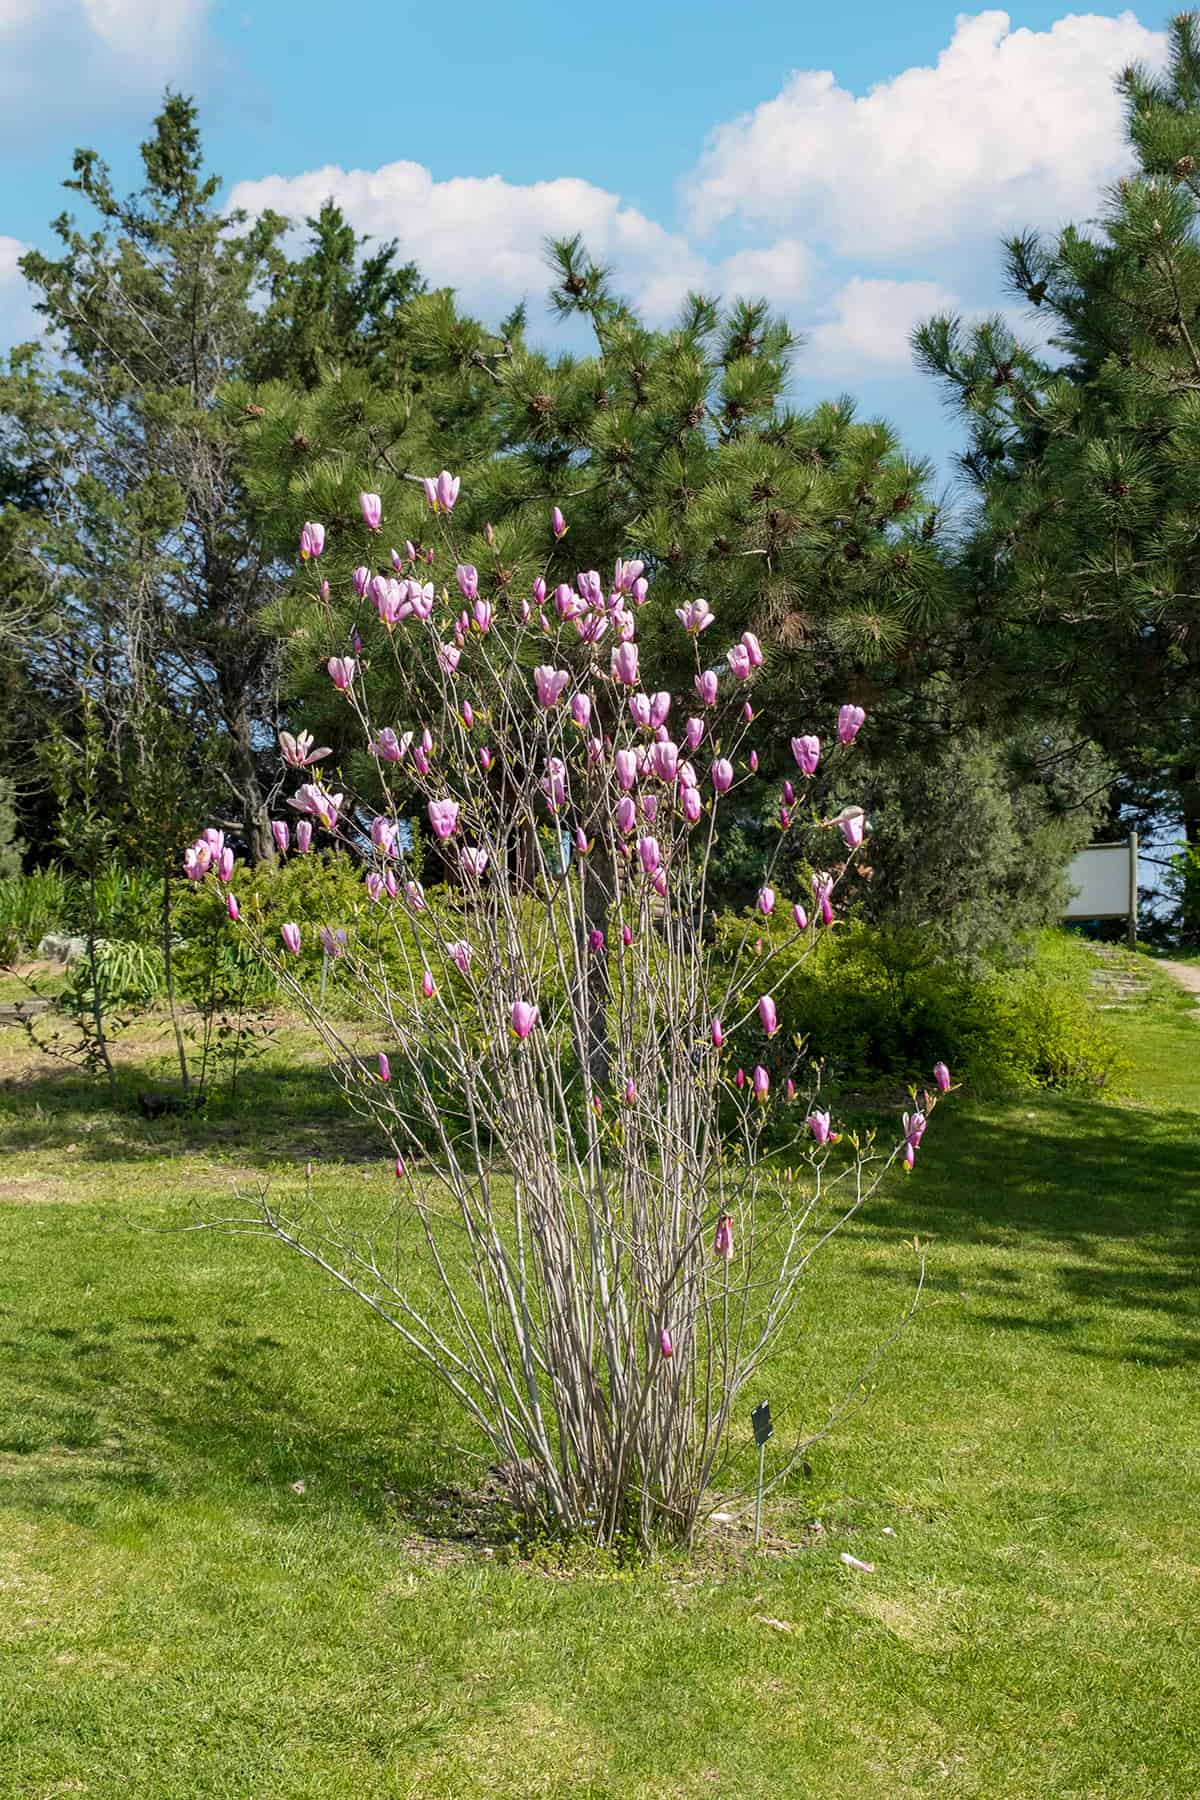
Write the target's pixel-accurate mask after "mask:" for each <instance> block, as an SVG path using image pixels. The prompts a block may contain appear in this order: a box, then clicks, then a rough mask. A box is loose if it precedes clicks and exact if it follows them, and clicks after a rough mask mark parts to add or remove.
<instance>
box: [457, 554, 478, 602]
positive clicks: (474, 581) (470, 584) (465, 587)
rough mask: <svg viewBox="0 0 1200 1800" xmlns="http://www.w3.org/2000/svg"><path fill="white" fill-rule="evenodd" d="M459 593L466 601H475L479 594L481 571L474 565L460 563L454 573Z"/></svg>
mask: <svg viewBox="0 0 1200 1800" xmlns="http://www.w3.org/2000/svg"><path fill="white" fill-rule="evenodd" d="M454 579H455V580H456V581H457V583H458V591H459V593H460V594H461V595H462V597H463V599H464V600H473V599H474V598H475V596H476V594H477V593H478V592H479V570H478V569H477V568H476V567H475V565H474V564H473V563H459V564H458V566H457V567H456V568H455V571H454Z"/></svg>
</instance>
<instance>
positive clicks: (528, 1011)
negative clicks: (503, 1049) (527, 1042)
mask: <svg viewBox="0 0 1200 1800" xmlns="http://www.w3.org/2000/svg"><path fill="white" fill-rule="evenodd" d="M510 1018H511V1020H512V1028H513V1033H514V1035H515V1036H516V1037H518V1038H521V1039H522V1040H523V1039H525V1038H527V1037H528V1036H529V1034H530V1032H531V1031H532V1030H533V1028H534V1026H535V1025H536V1024H537V1019H538V1009H537V1007H536V1006H534V1005H533V1004H532V1003H531V1002H530V1001H528V1000H514V1001H513V1003H512V1013H511V1014H510Z"/></svg>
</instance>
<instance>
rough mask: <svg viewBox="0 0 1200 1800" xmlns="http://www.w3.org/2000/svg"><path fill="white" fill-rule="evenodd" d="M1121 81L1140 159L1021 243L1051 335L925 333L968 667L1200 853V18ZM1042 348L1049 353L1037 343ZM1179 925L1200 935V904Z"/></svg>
mask: <svg viewBox="0 0 1200 1800" xmlns="http://www.w3.org/2000/svg"><path fill="white" fill-rule="evenodd" d="M1169 37H1170V56H1169V61H1168V65H1167V68H1166V70H1165V71H1164V73H1163V74H1162V75H1161V77H1160V76H1154V75H1151V74H1149V73H1147V72H1146V71H1145V70H1143V69H1139V68H1136V67H1134V68H1129V69H1127V70H1125V71H1124V73H1123V74H1122V76H1121V78H1120V82H1119V88H1120V91H1121V93H1122V94H1123V96H1124V99H1125V105H1126V119H1127V129H1128V135H1129V142H1130V145H1131V148H1132V150H1133V151H1134V154H1135V156H1136V159H1137V169H1136V173H1135V174H1134V175H1133V176H1131V177H1130V178H1129V179H1127V180H1123V181H1121V182H1120V183H1118V185H1117V186H1116V187H1115V188H1114V189H1113V190H1112V191H1111V192H1110V193H1109V194H1108V195H1107V196H1106V197H1105V202H1104V207H1103V210H1102V212H1101V214H1100V217H1099V219H1098V220H1097V221H1096V222H1095V224H1094V225H1092V226H1089V227H1088V228H1084V229H1081V228H1078V227H1076V226H1068V227H1067V228H1066V229H1065V230H1064V231H1062V232H1061V233H1059V234H1058V236H1057V237H1056V238H1054V239H1052V240H1045V239H1043V238H1040V237H1039V236H1037V235H1036V234H1034V233H1025V234H1023V235H1020V236H1018V237H1014V238H1013V239H1011V240H1010V241H1009V242H1008V244H1007V246H1006V249H1007V257H1008V274H1009V281H1010V284H1011V287H1012V289H1013V291H1014V292H1016V293H1018V294H1020V295H1021V296H1023V297H1024V298H1025V299H1026V300H1027V301H1028V303H1029V304H1030V306H1031V307H1033V308H1034V309H1035V310H1036V312H1037V313H1038V314H1039V315H1040V321H1041V328H1040V335H1041V338H1042V344H1041V345H1035V344H1032V343H1028V342H1022V341H1021V340H1020V339H1018V337H1017V336H1016V335H1015V334H1014V333H1013V332H1012V331H1011V330H1010V329H1009V328H1008V326H1007V325H1006V324H1005V323H1004V322H1003V320H1001V319H999V318H994V319H990V320H987V321H985V322H984V323H982V324H980V325H978V326H976V327H974V328H972V329H966V328H964V326H963V325H962V324H961V322H960V321H958V320H956V319H953V318H938V319H934V320H931V321H930V322H929V323H928V324H927V325H925V326H923V327H922V328H921V329H920V330H919V331H918V333H917V334H916V338H915V347H916V352H917V357H918V361H919V362H920V363H921V364H922V365H923V366H924V367H925V368H926V369H927V370H929V371H930V372H931V373H933V374H934V375H935V376H937V377H938V378H939V379H940V380H941V381H942V382H943V384H944V385H945V387H946V390H947V393H948V395H949V397H950V399H951V401H952V403H953V404H954V406H955V407H956V409H957V411H958V412H959V415H960V417H961V418H962V419H963V420H964V421H965V423H966V424H967V426H968V429H969V433H970V442H969V447H968V450H967V453H966V455H965V457H964V459H963V462H964V468H965V470H966V472H967V473H968V475H969V476H970V477H971V479H972V481H973V482H974V484H975V486H976V490H977V493H978V496H979V510H978V515H977V519H976V525H975V529H974V532H973V535H972V537H971V541H970V542H969V544H968V545H967V548H966V552H965V554H964V558H963V562H962V575H963V598H962V605H961V617H962V620H963V625H964V632H963V646H964V649H963V655H964V668H965V669H968V670H969V671H970V672H971V676H972V678H974V679H978V680H979V681H980V682H981V683H982V684H983V685H984V686H985V687H986V688H987V689H988V690H989V691H990V692H991V693H992V694H993V695H995V696H996V697H997V701H998V702H999V703H1000V704H1002V705H1003V706H1004V707H1005V708H1006V710H1007V711H1008V712H1009V713H1010V714H1024V715H1026V716H1028V715H1029V714H1030V713H1033V714H1034V715H1039V714H1040V716H1042V717H1043V718H1047V719H1053V720H1054V721H1056V722H1068V723H1069V725H1070V726H1071V727H1072V728H1073V729H1074V730H1076V731H1077V733H1078V734H1079V736H1080V737H1081V738H1083V739H1091V740H1093V741H1094V742H1095V743H1096V744H1098V745H1099V746H1100V747H1101V749H1102V750H1103V752H1104V753H1105V754H1106V755H1107V756H1108V757H1110V758H1111V759H1112V761H1113V762H1114V763H1115V764H1116V766H1117V768H1118V769H1119V770H1120V771H1121V774H1122V776H1123V778H1124V779H1123V784H1122V785H1121V787H1119V789H1118V795H1119V796H1120V797H1123V798H1124V799H1125V800H1126V801H1127V802H1128V803H1129V805H1130V808H1131V811H1132V815H1133V816H1134V817H1135V818H1136V817H1139V816H1140V817H1145V816H1146V815H1147V814H1151V815H1152V814H1154V813H1156V812H1158V813H1161V812H1162V811H1163V810H1165V811H1166V812H1167V813H1168V814H1169V815H1170V816H1172V817H1173V818H1175V819H1176V820H1177V821H1179V822H1180V823H1181V824H1182V826H1183V828H1184V831H1185V834H1186V838H1187V842H1188V845H1189V846H1192V847H1196V846H1200V236H1198V232H1197V222H1198V206H1200V26H1198V22H1197V16H1196V15H1195V14H1191V13H1185V14H1181V15H1179V16H1178V17H1176V18H1175V19H1174V20H1173V21H1172V22H1171V25H1170V32H1169ZM1043 346H1044V347H1043ZM1183 926H1184V930H1185V933H1186V934H1187V936H1188V937H1189V938H1190V939H1192V940H1193V941H1196V940H1198V939H1200V911H1198V910H1197V898H1196V897H1195V895H1194V890H1193V897H1192V898H1191V899H1190V900H1189V901H1188V902H1187V903H1186V904H1185V911H1184V918H1183Z"/></svg>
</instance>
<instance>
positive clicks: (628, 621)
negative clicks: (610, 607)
mask: <svg viewBox="0 0 1200 1800" xmlns="http://www.w3.org/2000/svg"><path fill="white" fill-rule="evenodd" d="M612 626H613V630H614V631H615V632H616V634H617V637H618V638H619V639H620V641H621V643H623V644H627V643H628V642H629V640H630V638H631V637H632V636H633V635H634V633H635V632H636V630H637V620H636V619H635V618H634V616H633V614H632V613H631V612H626V610H625V608H624V607H623V606H619V607H618V608H617V610H616V611H615V612H614V613H613V615H612Z"/></svg>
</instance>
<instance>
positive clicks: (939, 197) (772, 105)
mask: <svg viewBox="0 0 1200 1800" xmlns="http://www.w3.org/2000/svg"><path fill="white" fill-rule="evenodd" d="M1164 44H1165V39H1164V37H1163V35H1162V34H1161V33H1159V32H1153V31H1149V30H1147V29H1146V27H1145V26H1143V25H1142V24H1140V23H1139V21H1138V20H1137V19H1136V18H1135V16H1134V15H1133V13H1131V12H1124V13H1122V14H1121V15H1120V16H1119V17H1118V18H1104V17H1101V16H1100V15H1098V14H1095V13H1086V14H1072V15H1069V16H1067V17H1065V18H1062V19H1058V20H1057V21H1056V22H1055V23H1054V24H1053V25H1052V26H1051V27H1050V29H1049V30H1048V31H1030V30H1028V29H1026V28H1024V27H1022V28H1020V29H1019V30H1016V31H1014V30H1012V29H1011V24H1010V20H1009V17H1008V14H1007V13H1004V12H983V13H978V14H976V15H974V16H969V15H967V14H960V15H959V17H958V19H957V20H956V22H955V29H954V36H953V39H952V40H951V42H950V44H949V45H948V47H947V48H946V49H945V50H943V51H942V53H941V55H940V56H939V57H938V60H937V63H936V65H935V67H933V68H910V69H905V70H904V71H903V72H902V73H901V74H899V75H896V76H894V77H893V78H892V79H891V80H890V81H884V82H880V83H879V84H878V85H877V86H876V87H874V88H872V89H871V91H870V92H869V93H868V94H865V95H862V96H860V97H856V96H855V95H853V94H851V93H849V92H848V91H847V90H846V89H845V88H841V87H838V86H837V84H836V81H835V78H834V76H833V74H832V73H831V72H830V71H828V70H798V71H796V72H794V73H793V74H792V75H791V76H790V77H789V78H788V80H787V81H786V83H785V84H784V86H783V88H782V89H781V91H780V92H779V93H778V94H777V95H776V96H775V98H774V99H772V100H767V101H764V102H763V103H762V104H761V105H760V106H758V107H756V108H755V109H754V111H753V112H751V113H747V114H745V115H744V116H743V117H741V118H739V119H734V120H732V121H730V122H729V123H727V124H724V125H721V126H719V127H718V128H717V130H716V131H715V132H714V133H713V134H712V136H711V137H710V139H709V141H708V144H707V146H706V148H705V150H704V153H703V155H702V156H701V158H700V161H699V163H698V164H697V166H696V168H695V170H694V171H693V173H692V175H691V177H690V178H689V180H688V182H687V183H686V187H685V192H686V196H687V203H688V209H689V216H690V218H691V221H692V224H693V226H694V228H695V229H697V230H700V231H706V230H709V229H711V228H712V227H714V226H716V225H718V224H720V223H721V222H722V221H724V220H736V221H738V222H740V223H741V224H743V225H749V226H752V227H753V226H757V227H759V228H764V227H765V228H768V229H774V230H791V231H798V232H800V233H802V234H803V236H804V238H805V239H806V240H808V241H810V242H817V243H823V244H827V245H829V246H830V247H832V248H833V249H834V250H835V251H836V252H838V253H839V254H841V255H844V256H852V257H863V258H866V259H871V258H876V257H892V258H895V257H904V256H906V255H907V254H908V253H910V252H912V251H919V250H924V249H927V248H929V247H931V246H934V245H949V244H951V243H953V242H954V241H955V240H957V239H960V238H963V237H979V236H984V237H989V238H994V237H995V236H996V235H997V234H998V233H999V232H1001V231H1003V230H1005V229H1012V228H1016V227H1020V226H1023V225H1046V226H1055V225H1058V224H1060V223H1062V222H1063V221H1064V220H1065V219H1067V218H1070V217H1074V216H1076V215H1078V214H1082V213H1087V212H1089V211H1091V210H1093V209H1094V207H1095V204H1096V199H1097V194H1098V190H1099V189H1100V187H1101V186H1102V185H1103V184H1104V183H1105V182H1106V181H1108V180H1111V179H1112V178H1113V176H1114V175H1115V174H1116V173H1117V172H1118V171H1119V170H1120V169H1121V168H1122V167H1123V166H1125V164H1126V161H1127V152H1126V150H1125V146H1124V139H1123V130H1122V118H1121V106H1120V103H1119V101H1118V99H1117V97H1116V95H1115V93H1114V92H1113V85H1112V84H1113V77H1114V76H1115V74H1116V73H1117V72H1118V71H1119V70H1120V69H1121V68H1122V67H1124V65H1125V64H1127V63H1129V62H1131V61H1143V62H1148V63H1161V61H1162V58H1163V53H1164Z"/></svg>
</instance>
